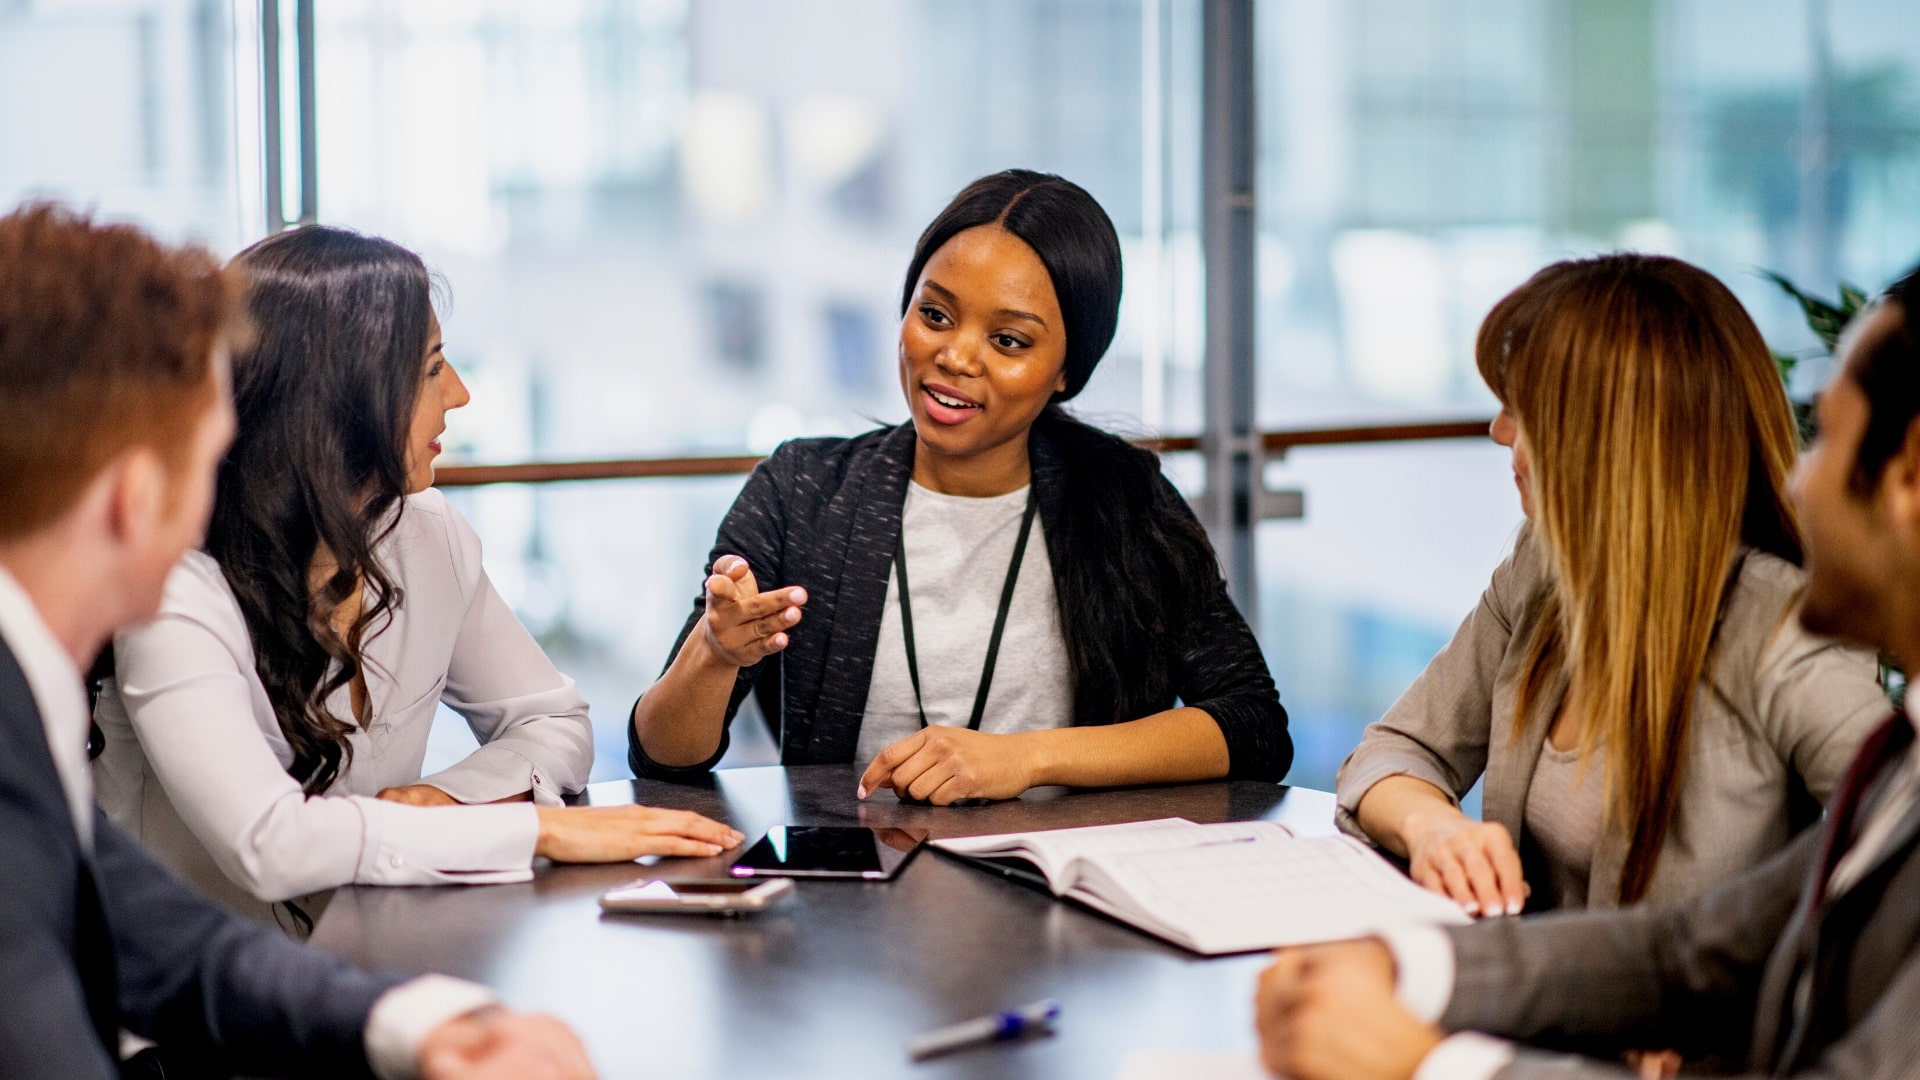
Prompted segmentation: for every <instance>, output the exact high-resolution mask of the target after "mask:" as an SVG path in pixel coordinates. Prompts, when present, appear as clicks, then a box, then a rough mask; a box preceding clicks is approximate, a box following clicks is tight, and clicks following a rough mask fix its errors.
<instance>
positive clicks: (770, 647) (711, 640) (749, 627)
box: [700, 555, 807, 667]
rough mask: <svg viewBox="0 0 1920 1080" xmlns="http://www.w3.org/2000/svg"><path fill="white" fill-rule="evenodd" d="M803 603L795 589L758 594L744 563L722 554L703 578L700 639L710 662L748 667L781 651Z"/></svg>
mask: <svg viewBox="0 0 1920 1080" xmlns="http://www.w3.org/2000/svg"><path fill="white" fill-rule="evenodd" d="M806 602H807V590H805V589H803V588H800V587H798V586H795V587H793V588H789V589H772V590H769V591H767V592H761V591H760V586H759V583H758V582H756V581H755V580H754V578H753V571H752V570H751V569H750V568H749V567H748V566H747V560H745V559H743V558H741V557H740V556H738V555H722V556H720V557H719V558H718V559H715V560H714V562H713V573H712V574H711V575H709V576H708V578H707V614H706V617H705V618H703V619H701V620H700V634H701V637H702V639H703V640H704V641H705V642H706V646H707V651H708V652H709V653H711V654H712V655H713V657H714V658H715V659H717V660H720V661H722V662H724V663H726V664H728V665H730V666H732V667H752V666H753V665H754V664H757V663H759V662H760V661H762V660H764V659H766V658H767V657H769V656H771V655H773V654H774V653H777V652H779V651H780V650H782V649H784V648H786V647H787V642H788V641H789V640H790V639H789V638H788V636H787V632H788V631H790V630H792V629H793V628H794V627H795V626H796V625H798V624H799V622H800V609H801V608H802V607H803V606H805V604H806Z"/></svg>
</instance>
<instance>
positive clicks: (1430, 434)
mask: <svg viewBox="0 0 1920 1080" xmlns="http://www.w3.org/2000/svg"><path fill="white" fill-rule="evenodd" d="M1489 423H1491V421H1490V420H1487V419H1485V418H1471V419H1459V420H1429V421H1423V422H1420V423H1412V424H1376V425H1369V426H1363V427H1331V428H1290V429H1287V430H1283V431H1268V432H1264V433H1262V434H1261V436H1260V446H1261V449H1262V450H1263V451H1264V452H1265V454H1266V456H1267V457H1268V458H1277V457H1282V456H1284V455H1285V454H1286V453H1287V451H1289V450H1292V449H1294V448H1295V447H1301V446H1358V445H1365V444H1369V443H1392V442H1425V441H1433V440H1438V439H1471V438H1484V437H1485V436H1486V434H1487V425H1488V424H1489ZM1134 442H1135V444H1136V445H1138V446H1143V447H1145V448H1147V449H1149V450H1153V451H1156V452H1158V453H1162V454H1183V453H1196V452H1199V451H1200V450H1202V449H1204V440H1203V439H1202V438H1201V437H1200V436H1198V435H1163V436H1158V437H1155V438H1149V439H1136V440H1134ZM761 460H762V455H759V454H727V455H720V456H714V457H670V458H627V459H621V460H612V461H526V462H516V463H513V464H506V465H443V466H441V467H440V468H438V469H436V470H435V479H434V482H435V483H436V484H437V485H438V486H440V487H477V486H480V485H484V484H556V483H570V482H574V481H581V480H649V479H659V478H663V477H685V476H729V475H736V474H740V473H747V472H752V471H753V467H754V466H755V465H758V464H759V463H760V462H761Z"/></svg>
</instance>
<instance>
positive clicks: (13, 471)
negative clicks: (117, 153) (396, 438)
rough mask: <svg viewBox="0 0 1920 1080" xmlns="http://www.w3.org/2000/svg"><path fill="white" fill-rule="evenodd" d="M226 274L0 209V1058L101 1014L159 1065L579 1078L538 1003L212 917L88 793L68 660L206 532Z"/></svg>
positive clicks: (86, 654) (78, 1045)
mask: <svg viewBox="0 0 1920 1080" xmlns="http://www.w3.org/2000/svg"><path fill="white" fill-rule="evenodd" d="M242 287H243V283H242V282H240V281H238V280H235V279H234V278H233V277H231V276H230V275H229V274H228V272H226V271H223V270H221V269H220V267H219V264H218V263H217V262H216V261H215V260H214V259H213V257H212V256H210V255H208V254H206V253H205V252H201V251H196V250H193V249H168V248H165V247H162V246H161V245H159V244H157V243H155V242H154V241H153V240H151V239H150V238H148V237H147V236H145V235H143V234H142V233H140V232H139V231H138V230H136V229H133V228H130V227H127V226H108V227H103V226H97V225H94V224H92V223H90V222H89V221H87V220H86V219H84V218H80V217H76V216H73V215H71V214H67V213H65V212H63V211H60V210H58V209H56V208H53V207H51V206H30V207H28V208H26V209H24V210H20V211H18V212H16V213H13V214H11V215H8V216H6V217H0V866H4V867H5V873H4V874H0V1076H5V1077H8V1078H10V1080H37V1078H42V1077H45V1078H55V1077H57V1078H61V1080H76V1078H111V1077H114V1076H116V1075H118V1074H119V1073H120V1072H121V1070H122V1069H123V1068H125V1067H126V1066H125V1065H123V1063H122V1062H121V1061H120V1056H121V1055H120V1050H121V1032H122V1031H123V1030H125V1031H129V1032H132V1033H133V1034H136V1035H139V1036H143V1037H145V1038H149V1039H154V1040H157V1041H158V1043H159V1047H158V1051H157V1052H158V1054H160V1055H161V1060H164V1062H165V1067H166V1072H165V1075H170V1076H172V1075H192V1076H205V1075H228V1074H231V1073H234V1072H244V1073H247V1074H249V1075H275V1076H279V1075H300V1076H327V1077H336V1076H368V1075H373V1076H377V1077H379V1078H380V1080H402V1078H409V1080H410V1078H412V1077H416V1076H424V1077H428V1078H430V1080H438V1078H447V1080H483V1078H492V1077H499V1078H507V1077H513V1078H515V1080H520V1078H553V1080H559V1078H579V1077H586V1076H590V1075H591V1074H592V1066H591V1065H590V1064H589V1063H588V1062H587V1060H586V1055H585V1052H584V1051H583V1050H582V1048H581V1047H580V1044H579V1042H578V1040H577V1039H575V1038H574V1036H573V1034H572V1033H571V1032H569V1031H568V1030H567V1029H566V1028H565V1027H564V1026H563V1025H561V1024H560V1023H559V1022H558V1021H556V1020H553V1019H551V1018H547V1017H539V1016H527V1015H522V1014H516V1013H510V1012H507V1011H505V1010H503V1009H500V1008H499V1007H498V1006H497V1005H495V1004H494V1002H493V1000H492V995H491V994H490V993H488V992H487V991H486V990H485V989H484V988H482V987H478V986H474V985H472V984H470V983H463V982H460V981H458V980H454V979H447V978H444V977H441V976H432V975H429V976H424V977H422V978H418V979H413V980H407V981H402V980H400V979H397V978H392V977H385V976H374V975H369V974H366V973H363V972H360V971H356V970H354V969H353V968H351V967H349V966H348V965H346V964H345V963H343V962H341V961H339V960H337V959H335V958H332V957H328V956H324V955H322V954H320V953H318V952H315V951H313V950H311V949H306V948H303V947H301V946H299V945H296V944H294V943H293V942H291V941H288V940H287V939H286V938H285V937H283V936H282V935H281V934H280V933H279V932H278V931H276V930H275V929H274V928H272V927H270V926H265V925H260V924H256V923H253V922H250V921H248V920H245V919H242V918H240V917H239V916H236V915H232V914H229V913H227V912H226V911H225V910H224V909H221V908H218V907H216V906H215V905H213V904H211V903H209V902H208V901H206V900H203V899H202V898H200V897H199V896H198V895H197V894H195V893H194V892H193V891H192V890H191V889H189V888H187V887H186V886H184V885H182V884H181V883H179V882H178V881H177V880H175V879H174V878H173V877H172V876H171V875H170V874H168V873H167V871H166V870H165V869H163V868H162V867H161V866H160V865H159V864H158V863H156V862H154V861H153V860H152V859H151V858H149V857H148V856H147V855H146V854H145V853H144V852H143V851H142V850H141V849H140V847H139V846H138V845H137V844H136V843H135V842H134V841H133V840H132V839H130V838H129V837H128V836H126V835H125V834H124V833H121V832H120V831H119V830H118V829H116V828H115V827H114V826H113V824H112V823H111V822H110V821H108V820H107V818H106V817H105V816H104V815H102V814H101V813H100V812H99V810H98V809H97V808H96V807H95V806H94V805H93V798H92V788H91V783H90V773H89V771H88V763H87V736H88V731H89V719H88V715H87V700H86V692H85V689H84V687H83V686H82V683H81V679H80V671H81V670H83V669H84V668H85V667H86V665H87V664H88V662H89V661H90V660H91V659H92V658H93V656H94V655H95V654H96V653H97V652H99V651H100V648H101V647H102V646H103V645H104V644H106V642H107V640H108V639H109V637H110V636H111V635H112V633H113V631H114V629H115V628H116V627H118V626H121V625H124V624H126V623H129V622H134V621H137V620H140V619H144V618H147V617H149V616H151V615H152V614H153V612H154V611H155V610H156V608H157V607H158V605H159V601H160V594H161V587H162V585H163V583H164V582H165V580H166V577H167V572H168V570H169V569H170V568H171V567H172V566H173V564H174V563H175V562H176V561H177V560H178V559H179V558H180V556H181V554H182V553H183V552H184V551H185V550H186V549H187V548H188V547H190V546H192V545H193V544H195V543H197V542H198V539H199V537H200V536H201V534H202V532H203V531H204V530H205V528H206V522H207V512H208V509H209V507H210V506H211V505H212V490H213V476H214V469H215V467H216V466H217V464H218V463H219V460H220V457H221V455H222V454H223V453H224V451H225V448H226V444H227V441H228V440H229V438H230V437H231V435H232V431H233V408H232V404H231V403H230V401H229V400H228V390H227V371H226V365H227V361H226V348H225V344H224V343H225V341H226V340H227V339H228V337H229V335H230V334H231V333H232V332H233V331H234V330H235V327H234V326H233V321H234V319H235V313H236V312H237V311H239V310H241V309H240V304H239V301H240V292H241V289H242ZM143 1054H144V1055H145V1057H144V1059H143V1061H144V1064H142V1065H141V1067H142V1068H148V1066H150V1064H151V1062H152V1061H153V1060H154V1054H155V1051H143ZM128 1071H129V1072H134V1070H132V1069H129V1070H128ZM147 1075H160V1073H159V1071H158V1070H157V1069H152V1068H148V1072H147Z"/></svg>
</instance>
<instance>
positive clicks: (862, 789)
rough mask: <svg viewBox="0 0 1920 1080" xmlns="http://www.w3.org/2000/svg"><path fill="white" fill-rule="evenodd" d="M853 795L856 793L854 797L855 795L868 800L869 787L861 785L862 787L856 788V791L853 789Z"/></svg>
mask: <svg viewBox="0 0 1920 1080" xmlns="http://www.w3.org/2000/svg"><path fill="white" fill-rule="evenodd" d="M853 793H854V795H855V796H856V797H858V798H862V799H864V798H866V797H867V785H865V784H861V785H860V786H859V787H857V788H854V789H853Z"/></svg>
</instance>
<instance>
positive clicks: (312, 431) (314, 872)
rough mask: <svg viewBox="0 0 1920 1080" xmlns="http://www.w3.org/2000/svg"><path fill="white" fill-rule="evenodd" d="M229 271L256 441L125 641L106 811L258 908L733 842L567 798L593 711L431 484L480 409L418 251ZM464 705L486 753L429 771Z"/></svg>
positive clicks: (317, 240) (314, 247) (243, 438)
mask: <svg viewBox="0 0 1920 1080" xmlns="http://www.w3.org/2000/svg"><path fill="white" fill-rule="evenodd" d="M234 262H235V265H236V267H237V268H238V269H239V270H240V271H242V273H243V274H244V276H245V278H246V279H247V281H248V283H249V307H250V311H251V315H252V318H253V322H254V324H255V328H256V332H257V333H256V337H255V339H254V341H253V342H252V344H251V346H250V347H249V348H248V349H246V350H245V351H244V352H243V353H242V354H241V355H238V356H235V357H234V358H233V373H234V399H235V400H234V405H235V410H236V413H237V434H236V436H235V438H234V442H233V445H232V447H231V448H230V450H229V451H228V453H227V457H226V460H225V461H224V463H223V464H222V466H221V469H220V475H219V482H218V488H217V491H216V496H215V503H214V510H213V518H212V522H211V524H210V526H209V528H208V532H207V538H206V545H205V549H204V550H202V551H195V552H189V553H188V554H187V557H186V558H185V559H184V560H183V561H182V562H181V564H180V565H179V566H178V567H177V568H176V569H175V570H174V572H173V574H172V576H171V577H170V578H169V580H168V582H167V588H166V596H165V599H164V602H163V604H162V607H161V613H160V617H159V618H158V619H157V620H155V621H154V622H153V623H151V624H149V625H147V626H145V627H141V628H139V629H135V630H131V631H126V632H123V633H121V634H120V635H119V636H118V637H117V638H116V639H115V642H114V647H113V657H114V661H115V663H114V674H113V677H112V678H110V679H109V680H107V682H106V684H105V685H104V686H103V687H102V690H101V696H100V700H99V703H98V705H97V707H96V710H95V715H96V722H97V723H98V725H99V727H100V729H101V734H102V736H103V742H104V749H103V751H102V753H101V755H100V757H99V758H98V760H97V761H96V763H95V770H94V771H95V777H96V781H97V786H98V792H99V797H100V802H101V804H102V805H103V806H104V807H105V808H106V810H107V812H108V813H109V814H110V815H111V816H112V817H113V818H114V819H115V820H116V821H117V822H119V823H120V824H121V826H122V827H124V828H126V829H127V830H128V831H129V832H131V833H132V834H133V835H134V836H135V837H136V838H138V839H139V840H140V841H142V842H143V843H144V844H146V845H147V846H148V847H149V848H151V849H152V850H153V851H154V852H155V853H156V854H158V855H159V856H160V857H161V859H162V860H163V861H165V862H167V863H168V864H169V865H171V866H172V868H173V869H174V870H175V871H176V872H178V873H179V874H181V876H183V877H185V878H186V879H187V880H188V881H190V882H193V883H194V884H195V885H197V886H199V887H200V888H201V890H202V891H203V892H207V893H209V894H211V895H213V896H215V897H216V898H218V899H221V900H224V901H226V902H227V903H228V904H230V905H232V906H234V907H236V908H238V909H240V910H242V911H245V912H250V913H254V914H260V915H267V914H269V911H268V910H267V906H268V905H270V904H272V903H274V902H278V901H291V900H296V899H297V898H301V897H306V896H308V895H309V894H315V893H319V892H321V891H323V890H329V889H332V888H334V887H336V886H340V885H345V884H349V883H361V884H387V885H404V884H446V883H459V882H468V883H484V882H497V881H519V880H525V879H526V878H527V877H528V876H530V873H531V865H532V860H533V858H534V857H535V856H536V855H543V856H546V857H548V858H550V859H555V860H564V861H574V862H600V861H605V862H624V861H627V860H630V859H634V858H636V857H638V856H641V855H647V854H662V855H709V854H714V853H716V852H718V851H720V850H723V849H724V848H725V847H727V846H731V845H732V844H734V843H737V842H738V840H739V839H740V837H739V834H738V833H735V832H734V831H733V830H731V829H729V828H727V827H726V826H723V825H720V824H717V823H715V822H712V821H709V820H707V819H705V818H702V817H699V816H697V815H693V814H686V813H681V812H678V811H664V810H654V809H651V808H648V807H605V808H585V807H579V808H576V807H566V806H563V805H562V800H561V796H563V795H565V794H568V793H571V792H575V791H578V790H580V789H581V788H582V787H583V786H585V784H586V780H587V773H588V769H589V767H590V766H591V765H592V762H593V737H592V728H591V725H590V724H589V722H588V719H587V703H586V702H585V701H583V700H581V698H580V695H579V693H578V692H577V691H576V690H575V689H574V684H573V680H571V679H569V678H567V677H566V676H564V675H562V674H561V673H560V672H558V671H556V670H555V669H554V667H553V664H552V663H551V662H550V661H549V660H548V659H547V657H546V654H545V653H543V652H542V651H541V649H540V646H539V645H538V644H537V643H536V642H535V641H534V640H533V638H532V636H531V635H529V634H528V633H527V631H526V629H525V628H524V627H522V626H521V625H520V623H519V621H518V620H517V619H516V618H515V617H514V615H513V612H512V611H511V610H510V609H509V608H508V607H507V606H506V604H505V603H504V602H503V601H502V600H501V598H500V595H499V594H498V593H497V592H495V591H494V588H493V585H492V583H491V582H490V581H489V580H488V579H487V575H486V572H485V570H484V569H482V567H481V563H480V541H479V538H478V537H477V536H476V535H475V534H474V532H473V528H472V527H471V526H470V525H468V524H467V523H466V521H465V520H464V519H462V518H461V517H460V515H459V514H458V513H457V512H456V511H455V510H454V509H453V507H452V506H451V505H449V504H448V503H447V501H446V499H445V498H444V497H442V496H441V495H440V493H438V492H436V491H433V490H432V484H433V459H434V457H435V456H436V455H437V454H438V453H439V452H440V443H439V437H440V435H441V433H442V432H443V431H444V430H445V429H446V414H447V413H448V411H450V410H452V409H457V408H459V407H461V406H462V405H465V404H466V403H467V400H468V395H467V390H466V387H465V386H464V385H462V383H461V382H460V377H459V375H458V374H456V373H455V372H454V369H453V367H452V366H451V365H450V364H449V363H448V362H447V359H446V357H445V355H444V353H443V349H442V342H441V339H440V326H439V322H438V320H437V319H436V318H435V315H434V311H433V303H432V296H431V280H430V277H429V275H428V272H427V268H426V266H425V264H423V263H422V262H421V261H420V257H419V256H417V255H415V254H414V253H412V252H410V251H407V250H406V249H404V248H401V247H399V246H398V245H395V244H392V243H390V242H388V241H385V240H380V239H376V238H372V237H367V236H362V235H360V234H358V233H354V232H350V231H347V230H344V229H334V228H325V227H317V226H316V227H308V228H303V229H298V230H295V231H293V232H288V233H282V234H280V235H277V236H274V237H270V238H269V239H266V240H263V241H261V242H260V243H258V244H255V245H254V246H253V247H251V248H249V249H247V250H246V251H244V252H242V253H241V254H240V255H239V256H238V257H237V258H236V259H235V260H234ZM442 702H445V703H446V704H448V705H449V706H451V707H452V708H454V709H455V710H456V711H458V712H460V713H461V714H462V715H463V716H464V717H465V718H466V720H467V723H468V725H469V726H470V727H471V728H472V730H473V732H474V734H475V736H476V737H478V738H479V740H480V742H481V746H480V747H479V748H478V749H477V750H475V751H474V752H473V753H472V754H470V755H468V756H467V757H466V758H465V759H464V760H462V761H460V762H458V763H457V764H455V765H454V766H452V767H451V768H448V769H445V770H443V771H441V772H438V773H435V774H434V775H432V776H428V777H425V778H422V777H421V775H420V771H421V765H422V763H423V760H424V757H425V754H426V743H427V733H428V730H429V729H430V728H431V726H432V724H433V716H434V713H435V711H436V710H437V708H438V706H439V705H440V703H442ZM493 803H497V804H501V805H482V804H493ZM312 906H313V904H312V903H311V902H308V903H304V904H300V903H296V904H295V906H294V908H293V910H292V912H291V914H293V917H294V919H295V921H296V922H301V921H303V916H304V915H305V914H306V913H307V912H310V911H311V909H312ZM276 914H277V913H276Z"/></svg>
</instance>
